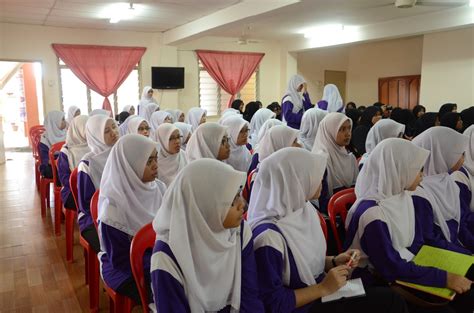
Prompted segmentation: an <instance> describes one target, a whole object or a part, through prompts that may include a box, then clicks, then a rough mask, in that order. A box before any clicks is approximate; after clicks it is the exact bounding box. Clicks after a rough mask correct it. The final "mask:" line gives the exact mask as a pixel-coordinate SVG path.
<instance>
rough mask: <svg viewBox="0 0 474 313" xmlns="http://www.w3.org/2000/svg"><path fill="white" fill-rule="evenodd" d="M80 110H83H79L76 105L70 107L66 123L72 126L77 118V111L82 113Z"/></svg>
mask: <svg viewBox="0 0 474 313" xmlns="http://www.w3.org/2000/svg"><path fill="white" fill-rule="evenodd" d="M80 110H81V109H79V107H77V106H75V105H72V106H70V107H69V109H68V110H67V118H66V122H67V123H68V124H71V122H72V119H73V118H74V117H75V116H76V113H77V111H80Z"/></svg>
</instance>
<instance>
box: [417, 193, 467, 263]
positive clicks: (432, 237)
mask: <svg viewBox="0 0 474 313" xmlns="http://www.w3.org/2000/svg"><path fill="white" fill-rule="evenodd" d="M412 199H413V204H414V206H415V218H416V221H417V223H419V225H420V226H421V229H422V232H423V240H424V243H425V244H427V245H430V246H433V247H437V248H440V249H445V250H450V251H454V252H459V253H463V254H471V253H470V252H469V250H467V249H465V248H464V247H462V246H460V245H457V244H455V243H452V242H450V241H448V240H446V238H444V235H443V233H442V232H441V230H440V228H439V227H434V226H435V224H434V216H433V208H432V207H431V204H430V202H429V201H428V200H426V199H424V198H422V197H419V196H412Z"/></svg>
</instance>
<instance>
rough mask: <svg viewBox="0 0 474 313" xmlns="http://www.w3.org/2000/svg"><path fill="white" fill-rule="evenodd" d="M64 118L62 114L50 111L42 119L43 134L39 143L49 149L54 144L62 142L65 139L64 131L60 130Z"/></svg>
mask: <svg viewBox="0 0 474 313" xmlns="http://www.w3.org/2000/svg"><path fill="white" fill-rule="evenodd" d="M63 118H64V112H61V111H50V112H49V113H48V115H46V118H45V119H44V128H45V132H44V133H43V135H41V142H42V143H44V144H45V145H46V146H48V148H51V146H52V145H54V144H55V143H58V142H61V141H64V140H65V139H66V129H60V128H59V127H60V126H61V123H62V121H63Z"/></svg>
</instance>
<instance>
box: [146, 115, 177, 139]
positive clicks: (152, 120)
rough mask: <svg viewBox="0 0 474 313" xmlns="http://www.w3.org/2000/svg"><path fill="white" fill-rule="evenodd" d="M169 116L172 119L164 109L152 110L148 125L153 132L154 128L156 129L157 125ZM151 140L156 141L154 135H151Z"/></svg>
mask: <svg viewBox="0 0 474 313" xmlns="http://www.w3.org/2000/svg"><path fill="white" fill-rule="evenodd" d="M167 117H169V118H170V119H171V120H173V116H172V115H171V114H170V113H169V112H166V111H156V112H153V114H152V115H151V117H150V124H151V125H150V127H151V129H152V130H153V132H155V130H157V129H158V127H159V126H160V125H161V124H163V123H164V122H165V119H166V118H167ZM153 140H155V141H158V139H157V138H156V135H155V136H153Z"/></svg>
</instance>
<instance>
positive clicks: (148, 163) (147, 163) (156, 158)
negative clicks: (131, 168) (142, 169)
mask: <svg viewBox="0 0 474 313" xmlns="http://www.w3.org/2000/svg"><path fill="white" fill-rule="evenodd" d="M153 161H155V162H158V156H153V157H149V158H148V161H147V162H146V165H147V166H150V165H151V164H152V163H153Z"/></svg>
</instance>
